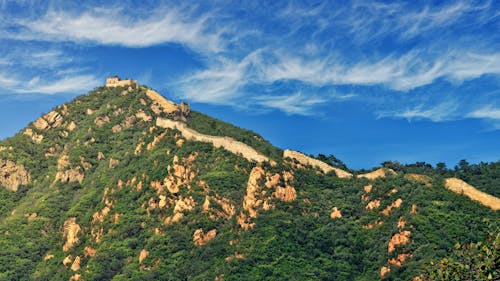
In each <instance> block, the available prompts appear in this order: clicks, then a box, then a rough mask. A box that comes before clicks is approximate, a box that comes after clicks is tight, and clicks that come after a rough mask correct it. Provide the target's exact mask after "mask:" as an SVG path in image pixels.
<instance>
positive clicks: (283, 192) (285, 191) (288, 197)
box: [273, 185, 297, 202]
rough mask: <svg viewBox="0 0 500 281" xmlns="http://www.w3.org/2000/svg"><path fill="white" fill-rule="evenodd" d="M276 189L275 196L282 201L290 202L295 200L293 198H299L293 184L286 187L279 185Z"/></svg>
mask: <svg viewBox="0 0 500 281" xmlns="http://www.w3.org/2000/svg"><path fill="white" fill-rule="evenodd" d="M275 190H276V191H275V192H274V193H273V195H274V197H276V198H277V199H279V200H281V201H285V202H289V201H293V200H295V198H297V194H296V192H295V188H293V187H292V186H289V185H287V186H285V187H281V186H278V187H276V189H275Z"/></svg>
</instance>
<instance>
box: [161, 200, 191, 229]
mask: <svg viewBox="0 0 500 281" xmlns="http://www.w3.org/2000/svg"><path fill="white" fill-rule="evenodd" d="M194 206H195V202H194V200H193V197H188V198H182V196H180V197H179V199H178V200H177V201H175V206H174V212H173V214H172V216H170V217H167V218H166V219H165V222H164V223H165V224H167V225H168V224H171V223H175V222H178V221H180V220H181V219H182V217H184V213H187V212H190V211H192V210H193V209H194Z"/></svg>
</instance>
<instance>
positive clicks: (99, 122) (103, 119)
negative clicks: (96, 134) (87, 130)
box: [94, 115, 110, 128]
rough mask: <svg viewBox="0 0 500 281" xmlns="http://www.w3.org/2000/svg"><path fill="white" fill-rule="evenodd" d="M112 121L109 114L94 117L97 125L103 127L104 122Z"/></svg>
mask: <svg viewBox="0 0 500 281" xmlns="http://www.w3.org/2000/svg"><path fill="white" fill-rule="evenodd" d="M109 121H110V119H109V116H107V115H106V116H104V117H97V118H96V119H94V124H96V125H97V127H99V128H101V127H102V126H104V124H106V123H108V122H109Z"/></svg>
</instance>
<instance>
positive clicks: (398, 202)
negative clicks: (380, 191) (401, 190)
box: [381, 198, 403, 216]
mask: <svg viewBox="0 0 500 281" xmlns="http://www.w3.org/2000/svg"><path fill="white" fill-rule="evenodd" d="M401 204H403V200H402V199H401V198H398V199H396V201H394V202H392V203H391V205H389V206H387V207H386V208H385V209H384V210H382V212H381V213H382V214H384V215H386V216H388V215H389V214H390V213H391V210H392V209H394V208H399V207H401Z"/></svg>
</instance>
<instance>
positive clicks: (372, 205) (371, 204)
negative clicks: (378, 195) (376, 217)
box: [365, 199, 380, 210]
mask: <svg viewBox="0 0 500 281" xmlns="http://www.w3.org/2000/svg"><path fill="white" fill-rule="evenodd" d="M379 206H380V199H376V200H373V201H370V202H368V204H367V205H366V207H365V209H366V210H373V209H375V208H378V207H379Z"/></svg>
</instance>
